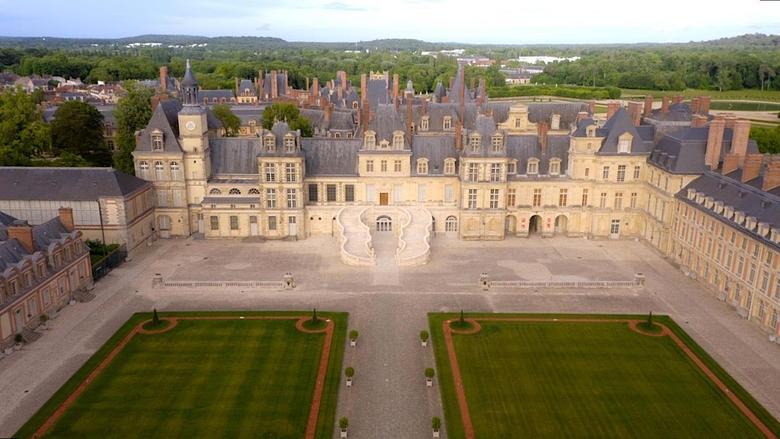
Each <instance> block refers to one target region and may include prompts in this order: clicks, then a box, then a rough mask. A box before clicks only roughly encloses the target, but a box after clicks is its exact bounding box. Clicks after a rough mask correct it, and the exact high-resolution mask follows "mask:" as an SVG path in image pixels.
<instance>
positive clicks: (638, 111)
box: [628, 102, 644, 127]
mask: <svg viewBox="0 0 780 439" xmlns="http://www.w3.org/2000/svg"><path fill="white" fill-rule="evenodd" d="M643 106H644V104H642V103H641V102H629V103H628V113H629V114H630V115H631V122H633V123H634V126H635V127H638V126H639V125H640V124H641V123H642V107H643Z"/></svg>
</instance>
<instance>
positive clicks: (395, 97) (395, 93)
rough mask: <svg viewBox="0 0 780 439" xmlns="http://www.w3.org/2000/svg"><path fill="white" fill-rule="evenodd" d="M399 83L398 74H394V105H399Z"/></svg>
mask: <svg viewBox="0 0 780 439" xmlns="http://www.w3.org/2000/svg"><path fill="white" fill-rule="evenodd" d="M398 81H400V78H399V77H398V73H393V103H394V104H396V105H398V88H399V87H400V85H399V84H398Z"/></svg>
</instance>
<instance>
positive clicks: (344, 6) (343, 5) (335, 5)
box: [320, 2, 368, 11]
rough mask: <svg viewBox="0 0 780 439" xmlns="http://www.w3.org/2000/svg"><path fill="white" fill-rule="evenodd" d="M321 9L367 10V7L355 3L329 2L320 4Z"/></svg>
mask: <svg viewBox="0 0 780 439" xmlns="http://www.w3.org/2000/svg"><path fill="white" fill-rule="evenodd" d="M320 8H322V9H331V10H335V11H367V10H368V8H364V7H362V6H357V5H348V4H346V3H342V2H330V3H325V4H324V5H322V6H320Z"/></svg>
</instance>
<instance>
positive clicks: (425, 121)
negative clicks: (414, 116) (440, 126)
mask: <svg viewBox="0 0 780 439" xmlns="http://www.w3.org/2000/svg"><path fill="white" fill-rule="evenodd" d="M428 123H429V119H428V116H423V118H422V119H420V131H428Z"/></svg>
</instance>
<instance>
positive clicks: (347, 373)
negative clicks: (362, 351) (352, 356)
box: [344, 367, 355, 378]
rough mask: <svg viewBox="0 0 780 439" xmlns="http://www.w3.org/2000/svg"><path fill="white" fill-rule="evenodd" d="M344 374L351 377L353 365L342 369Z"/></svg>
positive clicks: (353, 373) (353, 371)
mask: <svg viewBox="0 0 780 439" xmlns="http://www.w3.org/2000/svg"><path fill="white" fill-rule="evenodd" d="M344 376H346V377H347V378H352V377H353V376H355V369H354V368H353V367H348V368H346V369H344Z"/></svg>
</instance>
